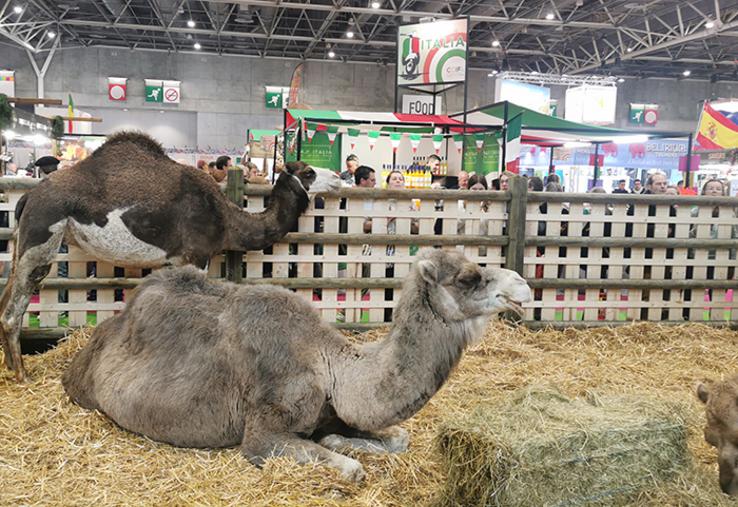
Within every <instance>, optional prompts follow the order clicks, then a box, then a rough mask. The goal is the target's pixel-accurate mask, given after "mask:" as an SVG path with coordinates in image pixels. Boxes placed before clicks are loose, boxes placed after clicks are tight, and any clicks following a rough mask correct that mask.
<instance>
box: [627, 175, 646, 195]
mask: <svg viewBox="0 0 738 507" xmlns="http://www.w3.org/2000/svg"><path fill="white" fill-rule="evenodd" d="M630 193H631V194H642V193H643V185H641V180H640V179H638V178H636V179H634V180H633V190H631V191H630Z"/></svg>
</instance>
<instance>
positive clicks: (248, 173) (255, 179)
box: [244, 161, 269, 185]
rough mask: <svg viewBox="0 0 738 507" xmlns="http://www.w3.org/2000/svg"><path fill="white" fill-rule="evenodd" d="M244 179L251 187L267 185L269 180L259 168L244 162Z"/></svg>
mask: <svg viewBox="0 0 738 507" xmlns="http://www.w3.org/2000/svg"><path fill="white" fill-rule="evenodd" d="M244 177H245V179H246V182H247V183H249V184H251V185H268V184H269V180H268V179H266V177H265V176H264V175H263V174H262V173H261V171H260V170H259V167H258V166H257V165H256V164H254V163H253V162H251V161H248V162H246V166H245V167H244Z"/></svg>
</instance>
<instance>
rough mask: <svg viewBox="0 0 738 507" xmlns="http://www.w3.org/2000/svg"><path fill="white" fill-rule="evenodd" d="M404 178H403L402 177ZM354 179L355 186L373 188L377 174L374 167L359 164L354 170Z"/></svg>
mask: <svg viewBox="0 0 738 507" xmlns="http://www.w3.org/2000/svg"><path fill="white" fill-rule="evenodd" d="M403 180H404V178H403ZM354 181H355V182H356V186H357V187H362V188H374V187H376V186H377V176H376V173H375V172H374V169H372V168H371V167H369V166H368V165H361V166H359V167H357V168H356V171H355V172H354Z"/></svg>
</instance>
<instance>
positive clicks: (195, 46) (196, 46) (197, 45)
mask: <svg viewBox="0 0 738 507" xmlns="http://www.w3.org/2000/svg"><path fill="white" fill-rule="evenodd" d="M192 47H194V48H195V49H202V46H201V45H200V43H199V42H195V44H194V46H192Z"/></svg>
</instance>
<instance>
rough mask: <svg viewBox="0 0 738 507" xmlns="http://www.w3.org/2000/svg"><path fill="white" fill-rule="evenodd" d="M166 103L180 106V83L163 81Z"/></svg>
mask: <svg viewBox="0 0 738 507" xmlns="http://www.w3.org/2000/svg"><path fill="white" fill-rule="evenodd" d="M162 88H163V90H164V91H163V94H162V96H163V97H164V103H165V104H179V99H180V98H181V94H180V91H179V81H163V82H162Z"/></svg>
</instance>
